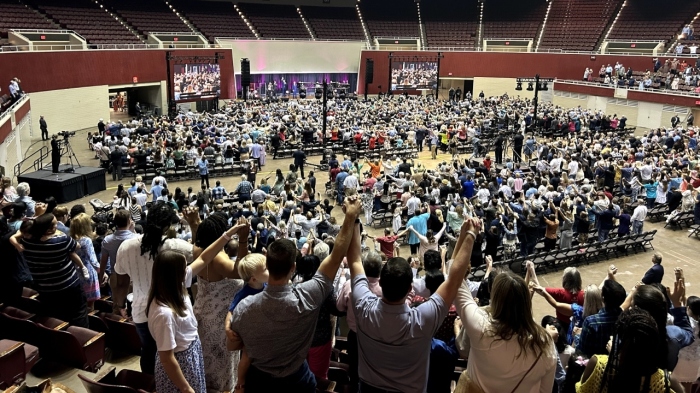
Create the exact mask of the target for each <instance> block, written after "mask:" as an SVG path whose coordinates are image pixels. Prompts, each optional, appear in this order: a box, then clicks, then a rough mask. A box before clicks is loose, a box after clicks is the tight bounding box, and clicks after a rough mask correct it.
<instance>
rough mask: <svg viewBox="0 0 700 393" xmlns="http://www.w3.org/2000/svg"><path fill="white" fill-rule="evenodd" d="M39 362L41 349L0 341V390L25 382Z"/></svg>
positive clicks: (9, 341) (10, 341) (15, 342)
mask: <svg viewBox="0 0 700 393" xmlns="http://www.w3.org/2000/svg"><path fill="white" fill-rule="evenodd" d="M38 361H39V348H37V347H35V346H33V345H29V344H25V343H23V342H18V341H12V340H0V389H7V388H8V387H10V386H12V385H16V384H19V383H21V382H22V381H24V378H25V377H26V375H27V373H28V372H29V370H31V369H32V367H33V366H34V365H35V364H36V362H38Z"/></svg>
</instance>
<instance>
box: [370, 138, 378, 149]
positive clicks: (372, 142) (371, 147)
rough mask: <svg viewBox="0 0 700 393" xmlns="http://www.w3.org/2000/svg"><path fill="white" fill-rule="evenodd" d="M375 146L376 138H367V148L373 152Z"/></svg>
mask: <svg viewBox="0 0 700 393" xmlns="http://www.w3.org/2000/svg"><path fill="white" fill-rule="evenodd" d="M376 145H377V137H375V136H374V134H372V136H371V137H369V148H370V150H374V147H375V146H376Z"/></svg>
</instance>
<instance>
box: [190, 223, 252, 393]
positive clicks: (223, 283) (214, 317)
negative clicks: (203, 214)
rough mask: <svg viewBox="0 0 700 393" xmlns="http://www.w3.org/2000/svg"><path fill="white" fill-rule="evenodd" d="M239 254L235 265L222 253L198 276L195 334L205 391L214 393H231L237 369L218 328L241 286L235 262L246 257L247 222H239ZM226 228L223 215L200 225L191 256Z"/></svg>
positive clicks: (213, 240) (235, 355)
mask: <svg viewBox="0 0 700 393" xmlns="http://www.w3.org/2000/svg"><path fill="white" fill-rule="evenodd" d="M238 224H239V227H240V229H239V230H238V254H237V256H236V262H235V263H234V261H233V260H231V258H229V256H228V255H226V253H225V252H224V251H223V249H222V250H219V252H218V253H217V254H216V255H215V256H214V258H213V260H212V262H211V263H210V264H209V265H207V267H206V268H205V269H203V270H202V271H200V272H199V273H198V274H197V302H196V303H195V305H194V316H195V317H196V319H197V325H198V328H197V331H198V333H199V337H200V339H201V342H202V353H203V356H204V374H205V375H206V382H207V389H208V390H210V391H217V392H228V391H233V388H234V386H235V385H236V381H235V375H236V370H237V368H238V355H239V352H238V351H235V352H231V351H227V350H226V334H225V331H224V329H222V328H221V327H222V326H223V325H224V323H225V317H226V312H227V311H228V307H229V305H230V304H231V299H233V297H234V296H235V295H236V293H237V292H238V291H239V290H240V289H241V287H242V286H243V284H244V283H243V281H241V280H240V275H239V273H238V261H240V260H241V259H242V258H243V257H244V256H245V255H246V254H247V253H248V231H247V228H248V222H247V221H246V220H245V218H243V219H239V221H238ZM227 228H228V221H227V218H226V216H225V215H223V214H222V213H214V214H212V215H211V216H209V217H208V218H207V219H206V220H204V221H202V223H201V224H199V228H198V229H197V238H196V241H195V247H194V250H193V255H194V256H195V257H196V256H199V255H200V254H201V253H202V252H204V250H205V249H206V248H208V247H209V246H211V245H212V244H214V242H216V240H217V239H218V238H219V237H220V236H222V235H223V234H224V233H225V232H226V230H227Z"/></svg>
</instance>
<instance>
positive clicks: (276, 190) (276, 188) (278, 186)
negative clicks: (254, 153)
mask: <svg viewBox="0 0 700 393" xmlns="http://www.w3.org/2000/svg"><path fill="white" fill-rule="evenodd" d="M283 190H284V175H283V174H282V170H281V169H279V168H277V170H276V171H275V183H274V184H273V185H272V193H273V194H275V195H279V194H280V193H281V192H282V191H283Z"/></svg>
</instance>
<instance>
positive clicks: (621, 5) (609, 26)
mask: <svg viewBox="0 0 700 393" xmlns="http://www.w3.org/2000/svg"><path fill="white" fill-rule="evenodd" d="M627 1H628V0H624V1H623V2H622V3H619V2H618V5H617V7H616V8H615V11H614V12H613V14H614V15H615V17H614V18H612V17H611V19H610V20H608V24H607V25H606V26H605V30H604V31H605V34H603V35H601V36H600V38H599V39H598V42H597V43H596V45H595V50H596V52H600V48H601V47H602V46H603V43H604V42H605V41H606V40H607V39H608V37H609V36H610V32H612V30H613V28H614V27H615V23H617V19H618V18H619V17H620V14H621V13H622V9H623V8H625V5H627Z"/></svg>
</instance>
